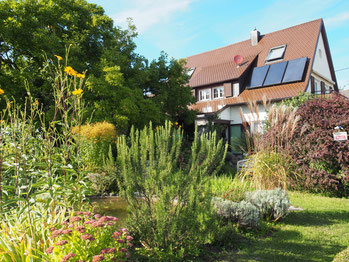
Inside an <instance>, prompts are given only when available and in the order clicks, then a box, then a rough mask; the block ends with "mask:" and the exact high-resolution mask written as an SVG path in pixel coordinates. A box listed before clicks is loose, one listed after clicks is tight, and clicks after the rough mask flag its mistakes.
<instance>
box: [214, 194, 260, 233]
mask: <svg viewBox="0 0 349 262" xmlns="http://www.w3.org/2000/svg"><path fill="white" fill-rule="evenodd" d="M212 204H213V208H214V211H215V212H216V213H217V215H218V216H220V217H222V218H223V219H224V220H226V221H231V222H233V223H236V224H237V225H238V226H241V227H252V228H255V227H258V226H259V225H260V213H259V210H258V208H256V207H255V206H254V205H253V204H251V203H249V202H247V201H244V200H243V201H241V202H239V203H237V202H233V201H230V200H224V199H222V198H220V197H214V198H213V199H212Z"/></svg>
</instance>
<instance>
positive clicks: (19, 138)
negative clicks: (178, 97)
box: [0, 52, 349, 261]
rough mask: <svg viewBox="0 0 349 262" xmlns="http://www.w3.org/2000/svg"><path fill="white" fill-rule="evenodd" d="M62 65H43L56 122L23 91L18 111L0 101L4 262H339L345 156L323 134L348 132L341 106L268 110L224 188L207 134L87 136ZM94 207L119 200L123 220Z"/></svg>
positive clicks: (150, 130)
mask: <svg viewBox="0 0 349 262" xmlns="http://www.w3.org/2000/svg"><path fill="white" fill-rule="evenodd" d="M67 53H68V52H67ZM68 62H69V61H68V55H67V56H66V57H65V58H62V57H61V56H58V55H56V56H55V57H54V58H53V59H51V60H48V61H47V63H46V64H45V68H44V70H47V75H48V76H50V77H49V80H50V81H51V85H52V90H53V92H52V96H53V98H52V99H53V101H54V111H53V112H54V114H53V116H52V119H50V118H49V117H47V114H45V112H44V111H43V106H42V105H40V103H39V102H38V100H37V99H36V98H35V97H33V96H32V95H31V92H30V86H28V87H27V96H26V100H25V103H24V104H18V103H17V102H16V101H15V100H11V99H9V98H8V96H7V95H6V91H5V90H3V89H1V90H0V91H1V99H2V100H4V101H5V104H6V107H5V108H4V109H3V110H2V111H1V115H0V117H1V122H0V124H1V132H0V143H1V151H0V204H1V205H0V215H1V224H0V231H1V234H0V254H1V258H0V261H127V260H130V261H177V260H178V261H183V260H185V261H210V260H212V261H216V260H221V261H225V260H226V259H228V260H229V261H234V260H237V261H244V260H249V261H251V259H252V260H253V259H255V260H262V261H278V260H280V259H282V260H286V261H325V260H326V261H331V260H332V259H333V258H334V257H335V255H336V254H337V253H339V255H338V256H342V257H344V260H343V259H342V260H340V258H339V259H338V260H337V261H345V257H347V253H346V254H344V255H343V254H342V253H340V251H342V250H345V249H346V247H347V246H349V242H348V240H349V237H348V236H349V226H348V225H349V219H348V207H349V202H348V201H349V200H348V199H347V197H348V189H349V188H348V186H349V184H348V171H349V169H348V168H349V166H348V163H349V150H348V141H334V140H333V137H332V133H333V127H334V126H336V125H340V126H341V127H342V128H343V129H345V130H346V129H347V128H348V126H349V122H348V121H349V116H348V114H349V101H348V100H347V99H346V98H344V97H342V96H340V95H338V94H332V95H329V96H326V97H310V96H305V97H304V96H300V97H298V98H294V99H293V100H288V101H286V102H282V103H281V104H274V105H272V106H270V105H269V107H268V119H267V124H266V128H265V131H264V132H263V133H257V134H251V133H249V131H248V129H246V135H245V138H246V140H248V141H249V142H248V143H240V149H241V151H245V152H246V158H247V159H248V161H249V164H248V165H246V166H245V167H244V168H243V169H242V170H241V171H240V172H238V173H237V174H234V172H232V171H231V172H229V168H227V164H226V161H225V159H226V154H227V151H228V144H225V143H224V142H223V140H222V139H219V138H218V137H217V135H216V133H215V132H208V133H202V134H198V132H197V131H195V132H194V134H193V136H192V137H190V136H188V134H184V132H183V130H182V126H181V125H180V124H179V123H178V122H176V123H173V122H171V121H166V122H165V123H164V124H163V125H154V124H152V123H151V122H150V123H149V124H148V125H146V126H145V127H144V128H143V129H136V128H134V127H132V128H131V129H130V132H129V133H128V134H120V133H118V132H117V129H116V127H115V126H114V125H113V124H111V123H108V122H106V121H104V122H96V123H89V122H88V120H86V118H85V117H84V113H85V112H86V109H85V102H84V92H85V90H86V76H85V73H83V72H82V73H79V72H77V71H76V70H74V69H73V68H72V67H71V66H69V65H68ZM265 104H266V105H268V103H265ZM255 107H256V103H251V105H250V108H251V110H252V111H253V108H255ZM310 112H316V114H310ZM247 124H248V123H246V125H247ZM240 142H241V141H240ZM246 145H247V146H246ZM236 147H237V145H236V144H235V148H236ZM223 166H225V167H224V168H222V167H223ZM227 170H228V172H227ZM96 196H99V197H104V198H105V199H109V197H108V196H115V197H114V198H115V199H117V200H119V202H118V201H116V202H115V203H120V200H122V201H123V203H124V204H122V206H123V207H122V208H123V210H124V213H126V215H125V214H124V218H123V219H121V220H119V218H118V217H116V216H114V215H113V214H111V213H108V212H109V211H108V209H105V210H103V209H101V208H98V206H97V205H95V204H94V203H95V202H94V199H95V197H96ZM111 201H112V202H111V203H113V198H111ZM102 205H103V202H102ZM112 205H113V204H112ZM117 205H118V204H117ZM291 205H292V207H291ZM295 207H298V208H300V209H297V208H295ZM290 210H295V211H292V212H290ZM341 254H342V255H341Z"/></svg>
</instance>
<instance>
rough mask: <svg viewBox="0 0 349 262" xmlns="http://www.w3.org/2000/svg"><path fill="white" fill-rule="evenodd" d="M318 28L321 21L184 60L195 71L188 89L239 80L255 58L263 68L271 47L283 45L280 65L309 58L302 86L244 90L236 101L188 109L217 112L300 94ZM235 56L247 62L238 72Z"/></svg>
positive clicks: (312, 56) (226, 100) (224, 101)
mask: <svg viewBox="0 0 349 262" xmlns="http://www.w3.org/2000/svg"><path fill="white" fill-rule="evenodd" d="M322 26H323V21H322V19H318V20H314V21H311V22H308V23H304V24H300V25H297V26H293V27H289V28H286V29H283V30H280V31H276V32H272V33H269V34H266V35H262V36H261V37H260V40H259V42H258V45H256V46H251V41H250V39H249V40H246V41H242V42H238V43H235V44H232V45H228V46H225V47H222V48H218V49H215V50H212V51H208V52H205V53H201V54H198V55H194V56H190V57H188V58H187V67H195V68H196V70H195V71H194V73H193V75H192V77H191V79H190V82H189V85H190V86H191V87H192V88H195V87H199V86H205V85H210V84H214V83H218V82H221V83H223V82H224V81H227V80H232V79H236V78H239V77H240V76H241V74H242V73H243V72H244V70H245V69H246V68H247V67H248V65H249V64H250V63H251V62H252V61H253V60H254V58H255V57H256V56H257V64H256V66H263V65H264V63H265V58H266V57H267V55H268V53H269V50H270V48H272V47H276V46H280V45H284V44H286V45H287V47H286V50H285V54H284V61H286V60H292V59H297V58H300V57H305V56H306V57H308V58H309V66H308V67H307V72H306V77H305V79H304V81H302V82H297V83H291V84H284V85H275V86H270V87H265V88H259V89H251V90H244V91H243V92H242V93H241V94H240V95H239V96H238V97H231V98H225V99H221V100H213V101H206V102H197V103H196V104H195V105H193V106H192V108H193V109H197V110H199V111H201V112H202V110H203V108H204V107H211V108H212V111H213V112H214V111H217V110H218V109H219V108H218V106H219V105H220V108H221V106H224V105H228V104H235V103H246V102H248V101H249V100H262V98H263V96H266V97H267V98H268V99H269V100H273V99H282V98H286V97H292V96H297V95H298V94H299V93H300V92H304V91H305V89H306V86H307V84H308V80H309V77H310V72H311V68H312V64H313V59H314V54H315V50H316V45H317V41H318V36H319V33H320V32H321V29H322ZM236 55H241V56H242V57H244V61H247V63H246V64H245V65H244V66H242V67H240V68H236V65H235V63H234V61H233V60H234V56H236Z"/></svg>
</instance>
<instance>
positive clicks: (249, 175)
mask: <svg viewBox="0 0 349 262" xmlns="http://www.w3.org/2000/svg"><path fill="white" fill-rule="evenodd" d="M249 161H250V163H249V165H246V167H245V168H243V169H242V170H241V173H240V174H238V177H239V178H240V179H242V180H243V181H247V182H250V183H251V185H253V186H254V187H255V189H257V190H261V189H274V188H276V187H281V188H283V189H286V188H287V180H288V176H289V169H288V167H289V165H288V161H287V158H286V157H285V156H284V155H283V154H281V153H277V152H274V151H266V150H263V151H259V152H257V153H255V154H254V155H252V156H251V157H250V158H249Z"/></svg>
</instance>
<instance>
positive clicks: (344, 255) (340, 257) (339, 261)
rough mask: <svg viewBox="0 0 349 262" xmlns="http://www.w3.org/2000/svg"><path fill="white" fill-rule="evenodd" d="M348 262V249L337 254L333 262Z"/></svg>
mask: <svg viewBox="0 0 349 262" xmlns="http://www.w3.org/2000/svg"><path fill="white" fill-rule="evenodd" d="M348 261H349V247H348V248H346V249H344V250H343V251H341V252H339V253H338V254H337V255H336V256H335V258H334V259H333V262H348Z"/></svg>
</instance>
